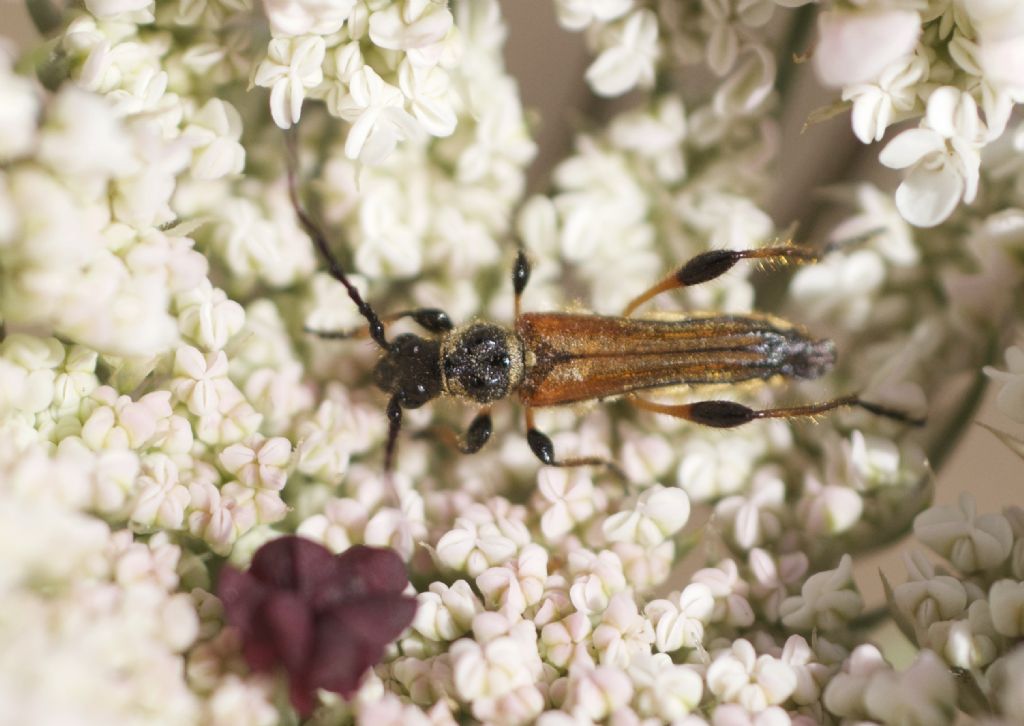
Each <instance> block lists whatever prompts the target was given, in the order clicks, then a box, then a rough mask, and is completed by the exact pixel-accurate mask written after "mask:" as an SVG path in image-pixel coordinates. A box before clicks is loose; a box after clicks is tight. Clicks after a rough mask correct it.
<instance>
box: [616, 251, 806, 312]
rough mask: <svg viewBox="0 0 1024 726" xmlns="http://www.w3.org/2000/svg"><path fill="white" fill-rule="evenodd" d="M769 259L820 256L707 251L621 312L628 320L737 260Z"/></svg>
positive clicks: (786, 260) (775, 252)
mask: <svg viewBox="0 0 1024 726" xmlns="http://www.w3.org/2000/svg"><path fill="white" fill-rule="evenodd" d="M753 259H757V260H768V261H769V262H777V263H778V262H816V261H817V260H818V259H819V254H818V253H817V252H815V251H814V250H811V249H807V248H805V247H796V246H794V245H791V244H785V245H778V246H775V247H761V248H760V249H756V250H709V251H707V252H702V253H701V254H699V255H697V256H696V257H693V258H691V259H690V260H689V261H688V262H686V263H685V264H684V265H683V266H682V267H680V268H679V269H678V270H676V271H675V272H673V273H671V274H670V275H668V276H666V277H664V278H663V279H662V280H661V281H660V282H658V283H657V284H655V285H653V286H652V287H650V288H648V289H647V290H646V291H644V292H642V293H640V294H639V295H637V296H636V297H635V298H633V299H632V300H630V302H629V304H628V305H627V306H626V309H625V310H624V311H623V313H622V314H623V316H624V317H629V316H630V315H631V314H632V313H633V311H634V310H636V309H637V308H638V307H640V306H641V305H643V304H644V303H645V302H647V301H648V300H650V299H651V298H653V297H656V296H657V295H660V294H661V293H663V292H668V291H669V290H676V289H678V288H681V287H693V286H694V285H699V284H701V283H702V282H708V281H710V280H714V279H715V278H716V277H719V276H721V275H723V274H725V273H726V272H727V271H729V270H731V269H732V267H733V265H735V264H736V263H737V262H739V261H740V260H753Z"/></svg>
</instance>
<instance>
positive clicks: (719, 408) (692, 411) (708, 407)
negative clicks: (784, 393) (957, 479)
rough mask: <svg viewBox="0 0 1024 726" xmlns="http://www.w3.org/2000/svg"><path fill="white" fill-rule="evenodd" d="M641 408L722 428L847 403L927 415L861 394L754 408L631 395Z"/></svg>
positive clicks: (881, 412) (902, 417)
mask: <svg viewBox="0 0 1024 726" xmlns="http://www.w3.org/2000/svg"><path fill="white" fill-rule="evenodd" d="M629 401H630V403H632V404H633V405H634V406H636V407H637V408H640V409H643V410H644V411H652V412H654V413H662V414H665V415H667V416H675V417H676V418H681V419H685V420H687V421H693V422H694V423H698V424H701V425H702V426H711V427H713V428H718V429H731V428H733V427H735V426H742V425H743V424H745V423H749V422H750V421H754V420H756V419H763V418H802V417H805V416H806V417H814V416H818V415H820V414H823V413H826V412H828V411H831V410H833V409H836V408H841V407H843V406H858V407H860V408H863V409H864V410H865V411H869V412H871V413H873V414H875V415H876V416H884V417H885V418H890V419H892V420H894V421H899V422H900V423H905V424H910V425H912V426H921V425H923V424H924V419H920V418H915V417H913V416H910V415H909V414H907V413H905V412H903V411H897V410H895V409H892V408H887V407H885V406H880V405H878V404H877V403H871V402H870V401H864V400H862V399H861V398H860V397H859V396H856V395H850V396H841V397H839V398H833V399H832V400H830V401H821V402H819V403H808V404H805V405H803V406H787V407H784V408H767V409H761V410H758V409H753V408H750V407H749V406H744V405H743V404H742V403H736V402H735V401H696V402H694V403H681V404H675V405H673V404H664V403H656V402H654V401H648V400H646V399H643V398H637V397H635V396H631V397H630V398H629Z"/></svg>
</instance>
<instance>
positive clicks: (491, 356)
mask: <svg viewBox="0 0 1024 726" xmlns="http://www.w3.org/2000/svg"><path fill="white" fill-rule="evenodd" d="M441 376H442V383H443V386H444V390H445V392H446V393H449V394H451V395H453V396H460V397H462V398H467V399H469V400H471V401H475V402H476V403H491V402H492V401H497V400H499V399H501V398H504V397H505V396H507V395H508V394H509V393H510V392H512V391H513V390H515V388H516V387H517V386H518V385H519V383H520V381H522V379H523V346H522V343H521V342H520V340H519V337H518V336H516V334H515V333H513V332H512V331H511V330H508V329H507V328H502V327H501V326H498V325H492V324H489V323H470V324H469V325H466V326H464V327H462V328H458V329H457V330H454V331H452V332H451V333H449V334H448V335H446V336H445V338H444V341H443V343H442V344H441Z"/></svg>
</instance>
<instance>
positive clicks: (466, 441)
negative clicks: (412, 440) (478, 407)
mask: <svg viewBox="0 0 1024 726" xmlns="http://www.w3.org/2000/svg"><path fill="white" fill-rule="evenodd" d="M492 432H493V426H492V424H491V409H489V408H485V409H484V410H483V411H481V412H480V413H478V414H477V415H476V417H475V418H474V419H473V420H472V421H471V422H470V424H469V428H468V429H466V435H465V436H463V437H461V438H460V437H459V435H458V434H457V433H456V431H455V429H453V428H452V427H451V426H445V425H435V426H431V427H430V428H429V429H427V430H426V431H423V432H420V433H417V434H416V436H417V438H419V437H421V436H428V435H429V436H431V437H432V438H436V439H440V440H441V441H442V442H443V443H445V444H447V445H448V446H451V447H452V448H453V449H457V450H458V451H460V452H461V453H463V454H475V453H476V452H478V451H480V449H482V448H484V446H485V445H486V444H487V442H488V441H490V440H491V433H492Z"/></svg>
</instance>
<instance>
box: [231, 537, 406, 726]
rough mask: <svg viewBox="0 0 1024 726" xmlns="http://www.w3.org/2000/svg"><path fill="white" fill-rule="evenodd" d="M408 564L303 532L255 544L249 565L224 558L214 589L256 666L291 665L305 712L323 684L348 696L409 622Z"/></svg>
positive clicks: (390, 554) (294, 698)
mask: <svg viewBox="0 0 1024 726" xmlns="http://www.w3.org/2000/svg"><path fill="white" fill-rule="evenodd" d="M408 584H409V580H408V577H407V576H406V572H405V565H404V564H403V562H402V560H401V558H399V556H398V555H397V554H396V553H395V552H394V551H393V550H390V549H385V548H377V547H364V546H362V545H356V546H354V547H350V548H349V549H348V550H346V551H345V552H343V553H342V554H340V555H332V554H331V553H330V551H328V550H327V549H326V548H324V547H322V546H321V545H319V544H317V543H316V542H312V541H310V540H307V539H304V538H302V537H281V538H279V539H276V540H273V541H272V542H268V543H267V544H265V545H263V546H262V547H261V548H260V549H259V550H257V552H256V554H255V556H254V557H253V559H252V564H251V566H250V567H249V570H248V571H247V572H241V571H239V570H236V569H235V568H233V567H231V566H230V565H229V566H226V567H225V568H224V569H223V570H222V571H221V573H220V581H219V583H218V587H217V594H218V596H219V597H220V599H221V601H223V603H224V613H225V617H226V618H227V621H228V623H229V624H230V625H233V626H235V627H237V628H238V629H239V631H241V636H242V652H243V654H244V655H245V660H246V661H247V662H248V664H249V667H250V668H252V669H253V670H254V671H258V672H268V671H272V670H274V669H276V668H278V667H281V668H284V670H285V671H286V672H287V673H288V680H289V688H290V695H291V702H292V705H293V706H294V707H295V709H296V710H297V711H298V712H299V713H300V714H302V715H304V716H306V715H309V714H310V713H311V712H312V711H313V708H314V706H315V705H316V690H317V689H318V688H323V689H325V690H328V691H333V692H335V693H339V694H341V695H342V696H344V697H346V698H347V697H349V696H351V695H352V694H353V693H355V691H356V689H357V688H358V686H359V681H360V680H361V679H362V676H363V675H364V674H365V673H366V671H367V670H368V669H369V668H370V667H371V666H373V665H374V664H375V663H377V662H378V661H379V660H380V659H381V656H382V655H383V654H384V648H385V646H386V645H387V644H388V643H390V642H391V641H392V640H394V639H395V638H397V637H398V635H399V634H400V633H401V632H402V631H403V630H404V629H405V628H406V627H407V626H408V625H409V624H410V623H411V622H412V619H413V615H415V613H416V600H415V598H411V597H407V596H405V595H403V594H402V591H403V590H404V589H405V587H406V586H407V585H408Z"/></svg>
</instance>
